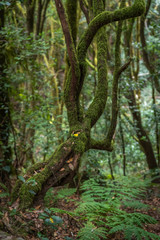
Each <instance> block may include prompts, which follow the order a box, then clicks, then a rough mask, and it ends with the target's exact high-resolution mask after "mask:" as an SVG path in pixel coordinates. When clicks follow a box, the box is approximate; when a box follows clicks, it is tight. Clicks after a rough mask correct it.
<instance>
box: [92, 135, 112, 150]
mask: <svg viewBox="0 0 160 240" xmlns="http://www.w3.org/2000/svg"><path fill="white" fill-rule="evenodd" d="M89 149H98V150H104V151H108V152H112V150H113V146H112V144H111V142H107V141H106V138H105V139H103V140H99V141H98V140H95V139H91V140H90V146H89Z"/></svg>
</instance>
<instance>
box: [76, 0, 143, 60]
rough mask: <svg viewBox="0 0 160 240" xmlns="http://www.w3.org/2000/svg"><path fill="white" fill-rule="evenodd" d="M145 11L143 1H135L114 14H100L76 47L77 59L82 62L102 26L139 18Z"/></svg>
mask: <svg viewBox="0 0 160 240" xmlns="http://www.w3.org/2000/svg"><path fill="white" fill-rule="evenodd" d="M144 11H145V1H144V0H135V2H134V4H133V5H132V6H131V7H125V8H123V9H119V10H116V11H114V12H108V11H105V12H102V13H100V14H99V15H98V16H96V17H95V18H94V19H93V20H92V21H91V22H90V24H89V26H88V28H87V30H86V31H85V33H84V34H83V36H82V38H81V40H80V42H79V45H78V59H79V61H80V62H81V61H84V59H85V56H86V52H87V49H88V47H89V46H90V44H91V42H92V40H93V38H94V36H95V34H96V33H97V31H98V30H99V29H100V28H101V27H103V26H104V25H106V24H108V23H111V22H116V21H120V20H125V19H128V18H134V17H138V16H141V15H142V14H143V13H144Z"/></svg>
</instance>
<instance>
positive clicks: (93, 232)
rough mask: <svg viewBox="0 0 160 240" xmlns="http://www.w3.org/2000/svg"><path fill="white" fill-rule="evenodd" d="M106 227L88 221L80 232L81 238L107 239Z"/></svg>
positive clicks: (90, 239) (85, 239)
mask: <svg viewBox="0 0 160 240" xmlns="http://www.w3.org/2000/svg"><path fill="white" fill-rule="evenodd" d="M106 234H107V232H106V229H105V228H103V227H99V228H97V227H96V226H95V225H94V224H93V223H91V222H88V223H86V224H85V226H84V227H83V228H81V230H80V231H79V233H78V237H79V240H101V238H103V239H106Z"/></svg>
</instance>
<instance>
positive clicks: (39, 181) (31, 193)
mask: <svg viewBox="0 0 160 240" xmlns="http://www.w3.org/2000/svg"><path fill="white" fill-rule="evenodd" d="M50 173H51V172H50V170H49V168H48V167H45V169H44V170H43V171H42V172H40V173H37V174H36V175H35V176H33V177H31V178H29V179H28V180H27V181H26V182H25V183H24V184H23V185H22V186H21V188H20V191H19V197H20V208H21V209H25V208H28V207H29V206H30V205H31V204H32V202H33V199H34V197H35V195H36V194H37V193H38V192H39V191H40V190H41V189H42V185H43V183H44V182H45V181H46V180H47V179H48V177H49V176H50Z"/></svg>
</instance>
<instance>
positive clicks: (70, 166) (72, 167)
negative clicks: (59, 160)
mask: <svg viewBox="0 0 160 240" xmlns="http://www.w3.org/2000/svg"><path fill="white" fill-rule="evenodd" d="M68 166H69V168H70V169H71V170H72V171H73V170H74V166H73V165H72V164H71V163H69V164H68Z"/></svg>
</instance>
